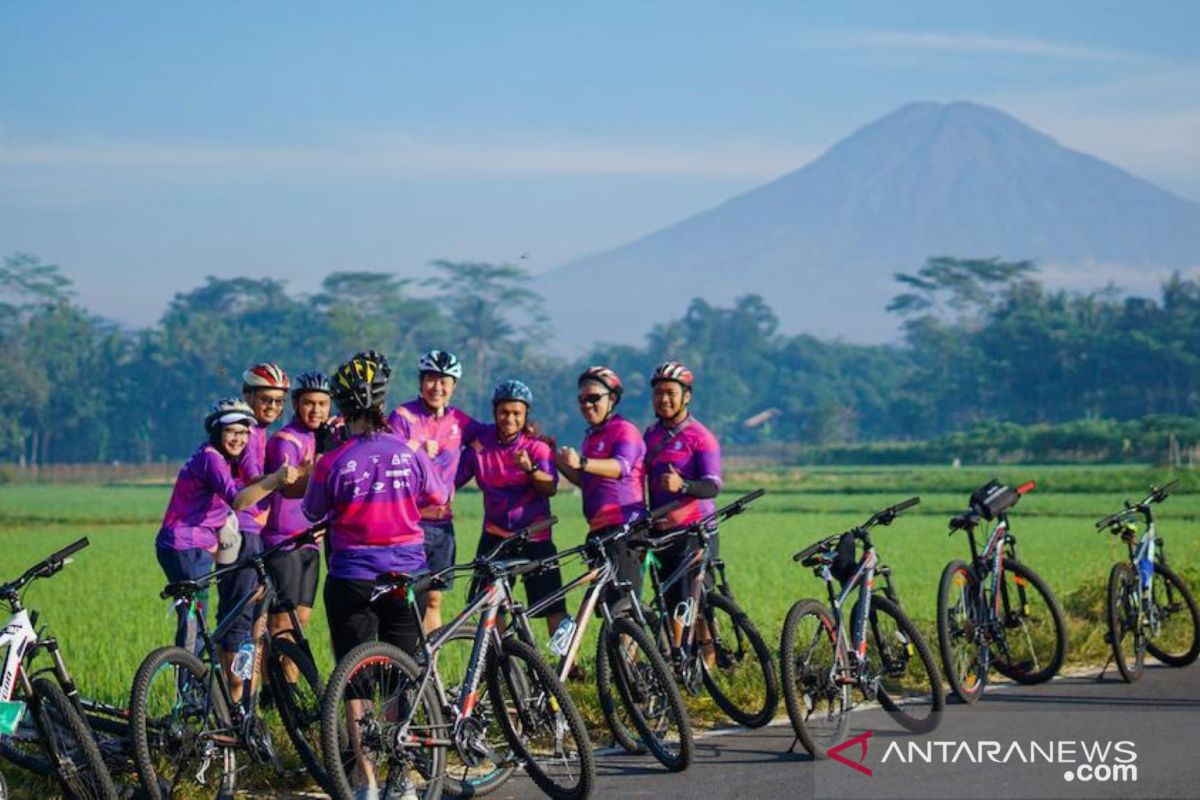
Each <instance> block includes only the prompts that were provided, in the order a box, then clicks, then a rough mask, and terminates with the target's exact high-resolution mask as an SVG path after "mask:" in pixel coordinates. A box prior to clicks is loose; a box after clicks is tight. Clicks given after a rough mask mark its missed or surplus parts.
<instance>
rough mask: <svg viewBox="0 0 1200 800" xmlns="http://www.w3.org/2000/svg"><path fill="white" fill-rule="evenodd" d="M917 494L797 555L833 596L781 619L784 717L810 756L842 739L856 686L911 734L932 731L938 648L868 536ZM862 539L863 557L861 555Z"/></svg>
mask: <svg viewBox="0 0 1200 800" xmlns="http://www.w3.org/2000/svg"><path fill="white" fill-rule="evenodd" d="M920 502H921V500H920V498H918V497H913V498H910V499H908V500H905V501H904V502H902V503H897V504H896V505H894V506H889V507H888V508H885V509H883V510H882V511H877V512H876V513H874V514H872V515H871V516H870V517H869V518H868V519H867V521H866V522H864V523H863V524H861V525H859V526H857V527H855V528H851V529H850V530H848V531H846V532H844V533H840V534H834V535H832V536H828V537H826V538H824V539H822V540H820V541H819V542H816V543H814V544H812V545H809V546H808V547H806V548H805V549H803V550H801V551H800V552H798V553H796V554H795V555H794V556H792V560H793V561H798V562H800V564H801V565H802V566H805V567H810V568H812V569H813V571H814V573H815V574H816V576H817V577H819V578H820V579H821V580H823V581H824V582H825V588H826V591H827V592H828V596H829V605H828V606H826V605H825V604H823V603H821V601H819V600H815V599H805V600H799V601H797V602H796V603H795V604H794V605H793V606H792V607H791V609H790V610H789V611H788V615H787V618H786V619H785V620H784V623H783V634H782V636H781V640H780V646H779V650H780V674H781V680H782V683H783V699H784V703H785V704H786V705H787V710H788V718H789V719H790V720H791V722H792V730H793V731H794V732H795V734H796V739H797V740H798V741H799V742H800V743H801V744H802V745H804V748H805V749H806V750H808V752H809V753H811V754H812V755H813V757H814V758H825V757H826V756H827V755H828V751H829V748H831V747H833V746H834V745H836V744H838V743H839V742H841V741H843V740H844V739H845V738H846V732H847V729H848V727H849V724H850V719H849V714H850V711H852V710H853V708H854V706H855V705H856V703H855V702H854V701H853V697H852V694H851V693H852V690H857V691H858V693H859V694H860V695H862V699H863V701H866V702H872V701H877V702H878V703H879V704H880V705H881V706H882V707H883V709H884V710H885V711H886V712H887V713H888V716H890V717H891V718H892V719H893V720H895V721H896V722H897V723H898V724H899V725H901V726H902V727H903V728H905V729H906V730H909V731H912V732H913V733H928V732H929V731H932V730H933V729H934V728H936V727H937V725H938V722H939V721H940V719H941V711H942V707H943V706H944V705H945V695H944V693H943V691H942V682H941V677H940V676H939V675H938V671H937V666H936V665H935V664H934V660H933V653H932V652H931V651H930V649H929V645H928V644H927V643H926V642H925V637H923V636H922V635H921V633H920V631H918V630H917V627H916V626H915V625H914V624H913V623H912V620H910V619H909V618H908V615H907V614H906V613H904V610H903V608H902V607H901V605H900V598H899V596H898V595H897V593H896V589H895V586H894V584H893V582H892V571H891V569H890V568H889V567H887V566H886V565H884V564H882V563H881V562H880V558H879V554H878V552H877V551H876V550H875V545H874V544H873V543H872V542H871V534H870V531H871V528H873V527H875V526H876V525H885V526H886V525H891V524H892V522H894V521H895V519H896V517H898V516H899V515H900V514H902V513H903V512H904V511H906V510H908V509H910V508H912V507H913V506H915V505H917V504H918V503H920ZM858 542H862V546H863V554H862V557H861V558H856V556H855V552H856V546H857V543H858ZM877 575H878V576H880V577H882V578H883V591H882V593H880V591H879V590H878V589H877V588H876V586H875V576H877ZM835 583H840V591H839V589H838V588H835V585H834V584H835ZM856 588H857V589H858V599H857V601H856V602H855V604H854V608H853V609H852V610H851V612H850V614H849V615H847V613H846V601H847V600H848V599H849V598H850V595H851V593H852V592H853V591H854V590H855V589H856ZM848 616H849V619H848V618H847V617H848ZM793 746H795V745H794V743H793Z"/></svg>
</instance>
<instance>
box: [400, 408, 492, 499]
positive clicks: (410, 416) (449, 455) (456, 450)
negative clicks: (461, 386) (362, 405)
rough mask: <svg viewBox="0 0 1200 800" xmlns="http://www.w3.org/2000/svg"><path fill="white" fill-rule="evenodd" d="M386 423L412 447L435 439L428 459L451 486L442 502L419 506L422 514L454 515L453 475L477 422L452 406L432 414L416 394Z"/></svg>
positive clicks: (423, 444) (473, 435) (477, 424)
mask: <svg viewBox="0 0 1200 800" xmlns="http://www.w3.org/2000/svg"><path fill="white" fill-rule="evenodd" d="M388 425H389V426H390V427H391V429H392V431H393V432H394V433H396V434H399V436H400V438H401V439H403V440H404V441H406V442H409V443H410V444H412V445H414V449H415V446H416V445H420V446H421V448H422V450H424V447H425V443H426V442H428V441H434V442H437V445H438V453H437V455H436V456H434V457H433V459H431V460H432V462H433V468H434V469H435V470H437V473H438V476H439V477H440V478H441V480H442V482H443V483H444V484H445V485H446V486H448V487H450V490H449V494H447V495H446V500H445V502H444V503H441V504H438V505H429V506H425V507H424V508H422V509H421V518H422V519H433V520H448V519H453V518H454V511H453V509H452V508H451V504H452V503H453V502H454V478H455V476H456V475H457V474H458V461H459V458H460V457H461V456H462V450H463V445H464V444H466V443H467V442H469V441H471V439H473V438H475V433H476V430H477V428H478V427H479V423H478V422H476V421H475V420H473V419H471V417H470V416H469V415H468V414H466V413H465V412H463V411H459V410H458V409H457V408H453V407H450V408H447V409H446V410H445V411H444V412H443V413H442V415H441V416H435V415H434V414H433V412H432V411H430V410H429V409H428V408H427V407H426V406H425V403H424V402H422V401H421V398H419V397H418V398H417V399H415V400H410V401H408V402H407V403H404V404H402V405H399V406H397V407H396V410H395V411H393V412H392V414H391V416H389V417H388Z"/></svg>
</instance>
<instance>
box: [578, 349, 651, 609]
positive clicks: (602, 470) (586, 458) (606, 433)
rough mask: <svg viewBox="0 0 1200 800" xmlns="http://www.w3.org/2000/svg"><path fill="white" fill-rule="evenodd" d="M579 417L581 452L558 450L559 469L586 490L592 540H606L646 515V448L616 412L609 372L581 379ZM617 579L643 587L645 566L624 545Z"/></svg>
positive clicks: (618, 551) (612, 596)
mask: <svg viewBox="0 0 1200 800" xmlns="http://www.w3.org/2000/svg"><path fill="white" fill-rule="evenodd" d="M577 384H578V386H579V413H580V414H581V415H582V416H583V419H584V422H586V423H587V424H588V429H587V432H586V433H585V435H584V438H583V447H582V452H578V451H576V450H575V448H573V447H561V448H559V451H558V457H557V460H558V469H559V472H561V473H562V475H563V476H564V477H565V478H566V479H567V480H569V481H570V482H571V483H573V484H575V485H576V486H579V487H580V488H581V489H582V490H583V515H584V517H586V518H587V521H588V537H589V538H595V537H598V536H603V535H605V534H607V533H610V532H611V531H614V530H616V529H617V528H619V527H621V526H622V525H625V524H628V523H631V522H636V521H637V520H640V519H642V518H643V517H645V516H646V514H647V512H646V502H645V490H644V488H643V486H642V478H643V471H644V466H643V464H642V459H643V458H645V455H646V444H645V442H643V441H642V434H641V431H639V430H638V428H637V426H636V425H634V424H633V423H632V422H630V421H629V420H627V419H625V418H624V417H622V416H621V415H619V414H617V413H616V408H617V404H618V403H620V402H621V393H622V392H623V391H624V385H623V384H622V383H621V379H620V378H619V377H618V376H617V373H615V372H613V371H612V370H611V369H609V368H608V367H603V366H595V367H589V368H587V369H586V370H584V371H583V373H581V374H580V376H579V379H578V381H577ZM614 551H615V552H614V555H615V557H616V562H617V576H618V577H619V578H620V579H621V580H623V581H629V582H631V583H632V584H633V586H634V589H635V591H637V590H640V588H641V583H642V565H641V559H640V558H639V557H638V553H637V551H635V550H633V549H632V548H630V547H629V546H628V545H627V544H626V543H625V542H618V543H617V545H616V547H615V548H614ZM620 599H621V593H620V592H616V591H613V590H611V589H610V590H609V597H608V602H610V603H618V602H619V601H620Z"/></svg>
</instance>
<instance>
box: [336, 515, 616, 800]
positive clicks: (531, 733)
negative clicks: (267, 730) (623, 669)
mask: <svg viewBox="0 0 1200 800" xmlns="http://www.w3.org/2000/svg"><path fill="white" fill-rule="evenodd" d="M552 523H553V519H551V520H546V521H543V522H541V523H538V524H537V525H535V526H531V529H530V531H529V533H533V532H536V531H537V530H541V529H544V528H545V527H548V526H549V525H550V524H552ZM536 568H538V565H537V564H536V562H530V561H524V560H504V561H500V560H493V561H487V560H484V559H476V560H475V561H474V562H472V563H470V564H465V565H455V566H451V567H447V568H446V569H444V570H441V571H439V572H437V573H433V574H429V575H424V576H413V575H404V574H397V573H388V574H385V575H381V576H379V580H378V583H377V586H376V590H375V593H374V595H373V598H374V599H378V598H379V597H381V596H383V595H384V594H387V593H390V592H402V593H405V594H406V595H407V596H408V598H409V604H408V605H409V607H410V609H412V614H413V619H414V627H415V629H416V630H418V631H419V630H420V628H421V626H420V621H421V620H420V613H419V609H418V606H417V603H416V596H417V595H420V594H422V593H424V592H426V591H428V590H429V589H435V590H437V589H439V588H443V587H445V585H446V578H447V577H448V576H449V575H451V574H452V573H454V572H465V571H474V572H475V573H476V575H477V576H479V578H480V581H479V590H478V591H477V592H476V593H474V595H473V596H472V597H470V598H469V599H468V601H467V605H466V607H465V608H464V609H463V610H462V611H461V612H460V613H459V614H458V615H457V616H456V617H455V618H454V619H453V620H451V621H450V622H448V623H447V624H446V625H444V626H442V627H441V628H439V629H438V630H436V631H434V632H433V633H431V634H429V635H428V636H426V635H425V634H423V633H422V634H420V643H419V645H418V648H419V649H418V651H417V655H416V657H414V656H412V655H410V654H408V653H406V652H404V651H403V650H401V649H400V648H398V647H395V646H394V645H391V644H387V643H385V642H366V643H364V644H361V645H359V646H357V647H355V648H354V649H352V650H351V651H350V652H349V653H347V654H346V655H345V657H343V658H342V659H341V660H340V661H339V662H338V664H337V667H335V668H334V671H333V673H332V674H331V675H330V678H329V685H328V687H327V688H326V691H325V697H324V699H323V701H322V711H321V736H322V742H323V745H324V752H325V763H326V769H327V771H328V774H329V776H330V788H331V790H332V794H333V796H334V797H335V798H336V800H353V798H355V797H356V796H362V795H370V794H371V792H372V790H374V791H375V792H376V793H377V794H378V795H379V796H380V797H388V796H389V795H390V796H404V797H415V796H418V795H419V796H420V797H422V798H424V800H436V799H437V798H439V797H440V796H441V794H442V791H443V789H444V785H445V777H446V770H447V756H448V754H449V753H451V752H453V754H454V757H455V758H456V759H457V761H458V763H461V764H463V765H465V766H466V767H468V768H473V767H477V766H479V765H483V764H486V765H489V767H490V770H489V774H490V773H491V771H494V770H496V769H499V770H505V769H509V768H512V767H516V766H523V767H524V768H525V771H526V773H527V774H528V775H529V777H530V778H531V779H532V780H533V782H534V783H535V784H536V785H537V786H538V788H540V789H541V790H542V791H543V792H545V793H546V794H547V795H549V796H551V797H554V798H560V799H561V800H577V799H578V798H584V797H587V796H589V795H590V794H591V790H592V785H593V784H594V783H595V780H596V772H595V769H596V768H595V763H594V761H593V756H592V747H591V740H590V739H589V738H588V734H587V729H586V727H585V726H584V722H583V717H582V716H581V715H580V713H579V710H578V709H577V708H576V706H575V704H574V702H573V701H572V700H571V697H570V695H569V694H567V690H566V689H565V688H564V687H563V685H562V683H561V682H560V681H559V680H558V678H557V677H556V676H555V674H554V671H553V670H552V669H551V668H550V667H549V665H547V664H546V662H545V661H543V660H542V658H541V656H540V655H539V654H538V652H537V650H536V649H535V648H533V647H531V646H530V645H529V644H527V643H525V642H523V641H520V640H519V639H518V638H517V637H514V636H504V635H502V633H501V632H500V629H499V625H498V620H499V619H500V615H501V613H502V612H503V611H505V610H507V609H511V608H512V606H513V604H514V600H513V596H512V589H511V586H510V583H509V581H510V579H511V578H513V577H516V576H518V575H522V574H525V573H526V572H528V571H530V570H533V569H536ZM476 615H478V616H479V622H478V624H477V625H476V626H475V627H474V637H473V640H472V641H473V645H472V650H471V655H470V658H469V662H468V664H467V667H466V675H465V677H464V678H463V679H462V681H461V682H459V683H457V684H454V685H450V684H448V683H447V682H446V681H445V680H443V678H442V675H441V671H440V669H439V655H440V654H441V651H442V649H443V647H444V646H446V645H447V643H449V642H450V641H452V640H453V639H454V637H455V635H456V634H457V633H458V632H459V631H460V630H464V629H470V626H469V621H470V620H471V618H472V617H475V616H476ZM485 683H486V700H487V702H486V703H484V702H482V700H483V695H482V693H481V691H480V687H481V685H482V684H485ZM491 725H495V726H497V727H499V729H500V732H501V734H502V735H503V738H504V740H505V741H506V742H507V744H508V747H509V748H510V750H509V751H508V752H505V753H501V752H498V751H497V749H496V747H495V745H494V743H493V742H491V741H489V737H488V729H489V726H491ZM493 738H494V737H493ZM504 777H507V775H505V776H504ZM459 780H460V782H464V783H466V785H467V787H468V788H469V789H473V786H472V785H471V784H470V783H469V782H465V781H463V777H462V776H460V777H459ZM496 785H498V782H497V783H496ZM492 788H494V787H492Z"/></svg>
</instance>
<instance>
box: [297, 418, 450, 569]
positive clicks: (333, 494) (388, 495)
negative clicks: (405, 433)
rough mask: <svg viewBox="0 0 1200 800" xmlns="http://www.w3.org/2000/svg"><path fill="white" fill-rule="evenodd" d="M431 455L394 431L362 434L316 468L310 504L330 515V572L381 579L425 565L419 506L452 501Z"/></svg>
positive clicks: (317, 516)
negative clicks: (383, 575) (413, 445)
mask: <svg viewBox="0 0 1200 800" xmlns="http://www.w3.org/2000/svg"><path fill="white" fill-rule="evenodd" d="M448 491H449V490H448V489H447V487H446V485H445V483H443V481H442V479H441V478H440V476H439V475H438V472H437V470H435V469H434V468H433V464H431V463H430V461H429V458H428V457H427V456H426V455H425V453H424V452H422V451H421V450H413V449H412V446H411V445H410V444H408V443H406V442H405V441H404V440H403V439H401V438H400V437H399V436H397V435H396V434H393V433H386V432H384V433H373V434H364V435H361V436H355V437H354V438H352V439H350V441H348V442H345V443H344V444H342V445H341V446H340V447H338V448H337V449H335V450H332V451H331V452H329V453H326V454H325V455H324V456H322V458H321V459H320V460H319V461H318V462H317V463H316V465H315V466H314V468H313V474H312V477H311V478H310V479H309V481H308V490H307V492H305V495H304V501H303V506H302V507H303V509H304V515H305V516H306V517H308V519H310V520H312V521H313V522H317V521H319V520H321V519H324V518H325V517H326V516H328V518H329V522H330V527H329V532H328V533H327V534H326V536H327V537H328V538H329V544H330V550H331V553H330V557H329V575H330V576H332V577H335V578H347V579H351V580H374V578H375V577H376V576H377V575H379V574H380V573H381V572H390V571H398V572H416V571H420V570H422V569H424V568H425V564H426V560H425V534H424V533H423V532H422V530H421V526H420V520H421V511H420V506H421V505H422V504H423V503H432V504H439V503H445V502H446V495H447V493H448Z"/></svg>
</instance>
